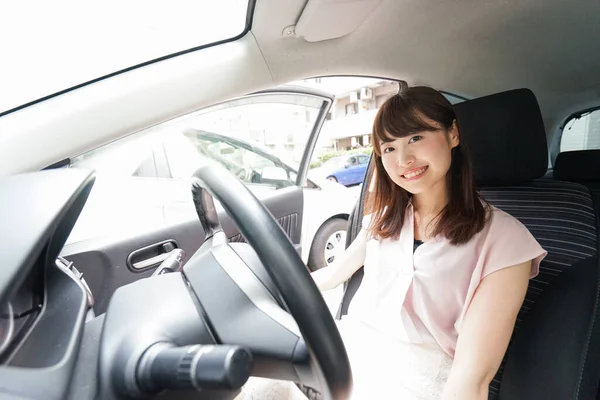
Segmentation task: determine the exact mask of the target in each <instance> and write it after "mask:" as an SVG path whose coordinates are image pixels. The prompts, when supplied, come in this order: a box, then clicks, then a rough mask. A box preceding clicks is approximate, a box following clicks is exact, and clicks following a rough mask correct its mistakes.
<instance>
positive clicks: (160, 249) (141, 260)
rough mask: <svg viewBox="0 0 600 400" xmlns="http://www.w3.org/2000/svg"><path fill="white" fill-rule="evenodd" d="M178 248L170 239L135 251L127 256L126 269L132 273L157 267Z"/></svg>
mask: <svg viewBox="0 0 600 400" xmlns="http://www.w3.org/2000/svg"><path fill="white" fill-rule="evenodd" d="M178 247H179V246H178V245H177V242H176V241H175V240H172V239H171V240H165V241H162V242H159V243H155V244H152V245H150V246H146V247H143V248H141V249H138V250H135V251H133V252H131V254H129V256H127V267H128V268H129V269H131V270H132V271H134V272H142V271H146V270H148V269H150V268H153V267H157V266H158V265H160V263H162V262H163V261H164V260H166V259H167V258H168V257H169V255H170V254H171V252H172V251H173V250H175V249H177V248H178Z"/></svg>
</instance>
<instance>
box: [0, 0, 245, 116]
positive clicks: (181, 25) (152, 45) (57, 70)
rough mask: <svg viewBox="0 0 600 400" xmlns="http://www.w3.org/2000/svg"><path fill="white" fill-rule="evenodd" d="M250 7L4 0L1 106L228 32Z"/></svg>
mask: <svg viewBox="0 0 600 400" xmlns="http://www.w3.org/2000/svg"><path fill="white" fill-rule="evenodd" d="M250 10H251V8H249V1H248V0H219V1H198V0H174V1H173V2H169V3H167V2H160V1H156V2H153V1H144V0H128V1H118V0H105V1H102V3H94V4H92V3H88V2H81V1H73V0H53V1H41V2H36V3H35V12H32V4H31V3H29V2H21V1H17V2H11V7H9V8H6V9H3V12H2V15H1V17H0V21H1V23H0V35H1V36H2V37H3V38H7V37H9V36H10V37H11V38H12V39H11V40H2V41H0V50H1V53H2V55H3V57H2V72H3V73H2V75H0V87H1V88H2V96H0V112H3V111H6V110H9V109H11V108H13V107H17V106H20V105H22V104H25V103H28V102H30V101H34V100H36V99H39V98H42V97H44V96H47V95H51V94H53V93H56V92H60V91H62V90H65V89H68V88H70V87H73V86H75V85H79V84H83V83H85V82H89V81H91V80H93V79H96V78H99V77H102V76H105V75H107V74H111V73H114V72H116V71H119V70H123V69H125V68H129V67H132V66H134V65H139V64H140V63H144V62H148V61H150V60H155V59H157V58H160V57H165V56H168V55H171V54H176V53H178V52H180V51H186V50H188V49H192V48H195V47H198V46H205V45H209V44H213V43H218V42H221V41H223V40H229V39H232V38H235V37H236V36H238V35H240V34H242V33H243V32H244V30H245V29H246V27H247V26H248V24H250V22H251V17H252V15H249V11H250ZM25 21H26V23H25ZM108 26H110V29H107V27H108ZM32 27H35V29H33V28H32ZM74 32H76V34H74ZM41 59H44V62H39V60H41ZM23 66H27V68H24V67H23Z"/></svg>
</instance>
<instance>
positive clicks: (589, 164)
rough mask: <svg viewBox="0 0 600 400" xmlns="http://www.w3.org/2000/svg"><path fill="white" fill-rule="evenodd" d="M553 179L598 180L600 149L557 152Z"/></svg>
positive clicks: (599, 180) (573, 180) (599, 177)
mask: <svg viewBox="0 0 600 400" xmlns="http://www.w3.org/2000/svg"><path fill="white" fill-rule="evenodd" d="M553 173H554V179H556V180H559V181H568V182H600V150H577V151H566V152H564V153H559V154H558V156H557V157H556V161H555V162H554V172H553Z"/></svg>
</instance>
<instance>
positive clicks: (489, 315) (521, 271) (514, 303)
mask: <svg viewBox="0 0 600 400" xmlns="http://www.w3.org/2000/svg"><path fill="white" fill-rule="evenodd" d="M530 273H531V261H528V262H526V263H523V264H519V265H515V266H512V267H509V268H504V269H501V270H499V271H497V272H494V273H492V274H490V275H488V276H487V277H485V278H484V279H483V280H482V281H481V283H480V284H479V287H478V288H477V291H476V292H475V295H474V296H473V300H472V301H471V305H470V306H469V309H468V310H467V313H466V315H465V319H464V321H463V324H462V327H461V332H460V334H459V337H458V343H457V345H456V353H455V355H454V362H453V364H452V370H451V372H450V376H449V378H448V382H447V383H446V387H445V388H444V395H443V397H442V399H443V400H451V399H452V400H455V399H456V400H458V399H460V400H487V398H488V386H489V384H490V382H491V381H492V379H493V378H494V376H495V375H496V371H498V368H499V367H500V363H501V362H502V358H503V357H504V353H505V352H506V348H507V347H508V343H509V341H510V337H511V335H512V333H513V329H514V326H515V321H516V319H517V314H518V312H519V309H520V308H521V305H522V304H523V300H524V299H525V294H526V292H527V285H528V283H529V276H530Z"/></svg>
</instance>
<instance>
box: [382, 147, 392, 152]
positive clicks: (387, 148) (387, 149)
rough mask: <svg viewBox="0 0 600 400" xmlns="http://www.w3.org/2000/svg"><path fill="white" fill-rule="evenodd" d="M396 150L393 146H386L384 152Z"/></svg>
mask: <svg viewBox="0 0 600 400" xmlns="http://www.w3.org/2000/svg"><path fill="white" fill-rule="evenodd" d="M393 150H394V148H393V147H386V148H385V149H383V152H384V153H391V152H392V151H393Z"/></svg>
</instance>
